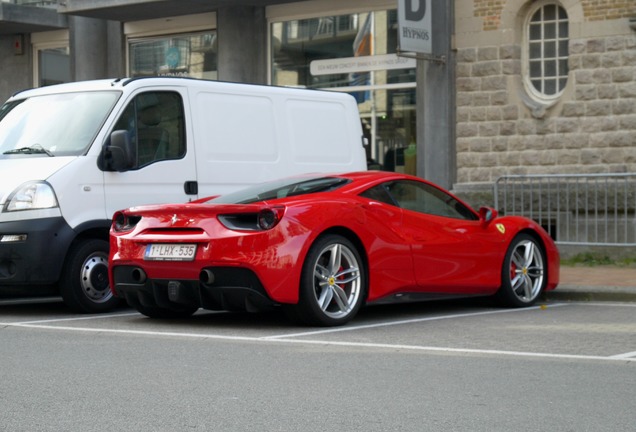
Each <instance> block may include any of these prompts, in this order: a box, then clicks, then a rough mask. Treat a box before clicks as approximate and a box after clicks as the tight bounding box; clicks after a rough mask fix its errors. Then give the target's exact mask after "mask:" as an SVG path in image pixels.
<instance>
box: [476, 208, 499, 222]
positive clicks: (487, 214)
mask: <svg viewBox="0 0 636 432" xmlns="http://www.w3.org/2000/svg"><path fill="white" fill-rule="evenodd" d="M498 214H499V212H497V210H496V209H494V208H492V207H481V208H480V209H479V220H480V221H481V224H482V225H483V226H487V225H488V224H489V223H490V222H491V221H492V220H493V219H495V218H496V217H497V215H498Z"/></svg>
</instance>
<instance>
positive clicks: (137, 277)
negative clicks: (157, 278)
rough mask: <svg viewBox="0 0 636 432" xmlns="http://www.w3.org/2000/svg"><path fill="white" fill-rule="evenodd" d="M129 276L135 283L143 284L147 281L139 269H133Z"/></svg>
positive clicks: (144, 273) (143, 272) (144, 274)
mask: <svg viewBox="0 0 636 432" xmlns="http://www.w3.org/2000/svg"><path fill="white" fill-rule="evenodd" d="M131 276H132V279H133V281H135V282H137V283H144V282H146V279H147V276H146V272H145V271H143V270H142V269H140V268H136V269H133V271H132V273H131Z"/></svg>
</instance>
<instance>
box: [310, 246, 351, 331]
mask: <svg viewBox="0 0 636 432" xmlns="http://www.w3.org/2000/svg"><path fill="white" fill-rule="evenodd" d="M361 293H362V280H361V277H360V264H359V263H358V259H357V258H356V254H354V253H353V251H352V250H351V249H349V247H347V246H346V245H343V244H341V243H331V244H329V245H327V246H326V247H325V248H324V249H323V250H322V251H321V252H320V254H319V256H318V260H317V261H316V265H315V267H314V295H315V298H316V301H317V303H318V306H319V307H320V309H321V310H322V312H323V313H324V314H325V315H327V316H328V317H330V318H333V319H338V318H344V317H346V316H348V315H349V314H350V313H351V312H352V310H353V309H354V308H355V307H356V305H357V304H358V303H359V299H360V295H361Z"/></svg>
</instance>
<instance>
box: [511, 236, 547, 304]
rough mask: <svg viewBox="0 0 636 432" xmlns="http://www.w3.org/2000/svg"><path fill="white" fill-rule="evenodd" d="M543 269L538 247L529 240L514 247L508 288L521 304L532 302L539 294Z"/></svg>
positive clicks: (522, 241)
mask: <svg viewBox="0 0 636 432" xmlns="http://www.w3.org/2000/svg"><path fill="white" fill-rule="evenodd" d="M544 275H545V269H544V266H543V255H542V253H541V250H540V247H539V246H538V245H537V244H536V243H535V242H534V241H533V240H531V239H523V240H521V241H520V242H519V243H517V244H516V245H515V246H514V249H513V251H512V255H511V256H510V286H511V288H512V293H513V294H514V295H515V296H516V297H517V298H518V299H519V300H520V301H521V302H523V303H530V302H533V301H534V300H535V299H536V298H537V296H538V295H539V294H540V293H541V289H542V288H543V278H544Z"/></svg>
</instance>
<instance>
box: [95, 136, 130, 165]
mask: <svg viewBox="0 0 636 432" xmlns="http://www.w3.org/2000/svg"><path fill="white" fill-rule="evenodd" d="M102 158H103V162H102V164H101V165H102V168H103V169H104V170H105V171H118V172H124V171H128V170H129V169H131V168H133V167H134V166H135V159H136V158H135V148H134V146H133V144H132V142H131V140H130V136H129V135H128V131H125V130H116V131H113V133H111V134H110V144H108V145H106V146H105V147H104V150H103V151H102Z"/></svg>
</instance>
